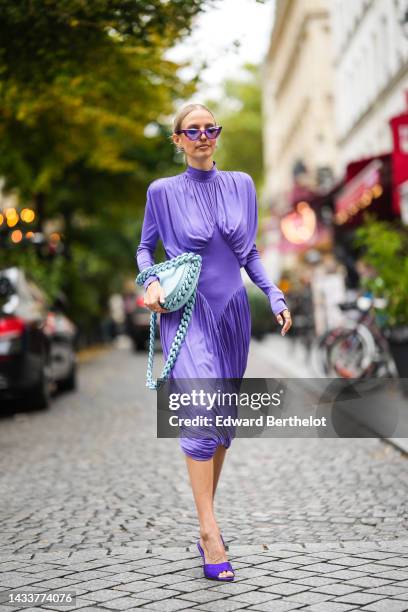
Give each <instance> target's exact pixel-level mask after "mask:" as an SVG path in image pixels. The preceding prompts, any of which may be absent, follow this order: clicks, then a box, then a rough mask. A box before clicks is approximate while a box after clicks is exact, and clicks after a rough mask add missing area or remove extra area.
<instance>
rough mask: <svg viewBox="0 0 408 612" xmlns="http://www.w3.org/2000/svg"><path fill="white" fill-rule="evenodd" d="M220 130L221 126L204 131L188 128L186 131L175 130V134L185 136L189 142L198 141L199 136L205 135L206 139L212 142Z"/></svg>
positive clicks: (213, 126) (214, 126)
mask: <svg viewBox="0 0 408 612" xmlns="http://www.w3.org/2000/svg"><path fill="white" fill-rule="evenodd" d="M221 130H222V126H221V125H212V126H210V127H208V128H205V130H199V129H198V128H189V129H188V130H177V131H176V132H175V134H185V135H186V136H187V138H188V139H189V140H198V139H199V138H201V134H205V135H206V136H207V138H209V139H210V140H213V139H214V138H218V136H219V135H220V133H221Z"/></svg>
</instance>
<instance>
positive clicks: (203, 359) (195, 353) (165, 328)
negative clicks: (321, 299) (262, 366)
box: [136, 162, 287, 460]
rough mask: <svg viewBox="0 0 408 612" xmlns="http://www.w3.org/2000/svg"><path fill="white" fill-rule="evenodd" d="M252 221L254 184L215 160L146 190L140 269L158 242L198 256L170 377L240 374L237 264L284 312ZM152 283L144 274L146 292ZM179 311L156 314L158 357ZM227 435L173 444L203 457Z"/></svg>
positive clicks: (243, 343) (247, 328)
mask: <svg viewBox="0 0 408 612" xmlns="http://www.w3.org/2000/svg"><path fill="white" fill-rule="evenodd" d="M257 222H258V210H257V198H256V191H255V185H254V182H253V180H252V178H251V177H250V176H249V174H246V173H245V172H238V171H222V170H221V171H220V170H218V169H217V168H216V164H215V162H213V167H212V169H211V170H199V169H197V168H193V167H192V166H189V165H188V166H187V168H186V170H185V171H184V172H183V173H181V174H178V175H176V176H170V177H166V178H161V179H157V180H155V181H153V182H152V183H151V184H150V185H149V188H148V191H147V202H146V208H145V215H144V221H143V228H142V235H141V241H140V244H139V246H138V248H137V252H136V259H137V264H138V267H139V270H140V271H142V270H144V269H145V268H147V267H149V266H152V265H154V263H155V261H154V258H153V253H154V251H155V248H156V244H157V240H158V239H159V238H160V239H161V241H162V242H163V246H164V249H165V252H166V255H167V258H169V259H170V258H173V257H175V256H176V255H180V253H184V252H187V251H189V252H195V253H200V255H201V256H202V268H201V273H200V278H199V282H198V286H197V294H196V300H195V304H194V309H193V314H192V317H191V320H190V324H189V327H188V331H187V334H186V337H185V340H184V342H183V344H182V345H181V349H180V352H179V354H178V357H177V359H176V362H175V365H174V367H173V369H172V372H171V375H170V378H174V379H213V380H215V379H226V378H230V379H232V378H234V379H240V378H242V377H243V376H244V373H245V370H246V366H247V359H248V351H249V342H250V338H251V317H250V308H249V301H248V296H247V292H246V289H245V287H244V284H243V281H242V277H241V271H240V268H241V267H244V268H245V270H246V272H247V273H248V275H249V277H250V278H251V280H252V281H253V282H254V283H255V284H256V285H257V286H258V287H259V288H260V289H262V291H263V292H264V293H265V294H266V295H267V297H268V299H269V302H270V305H271V309H272V311H273V313H274V314H275V315H276V314H279V313H280V312H282V311H283V310H284V309H285V308H287V305H286V302H285V299H284V295H283V293H282V291H281V290H280V289H279V288H278V287H277V286H276V285H274V284H273V283H272V281H271V280H270V279H269V278H268V276H267V273H266V270H265V268H264V266H263V264H262V262H261V259H260V256H259V253H258V250H257V248H256V245H255V239H256V233H257ZM156 278H157V277H155V276H151V277H149V278H148V279H147V280H146V281H145V283H144V286H145V288H147V287H148V285H149V284H150V283H151V282H152V281H153V280H155V279H156ZM182 310H183V309H179V310H175V311H173V312H168V313H162V314H160V339H161V343H162V348H163V356H164V359H167V356H168V354H169V351H170V347H171V344H172V341H173V339H174V336H175V334H176V331H177V327H178V324H179V322H180V319H181V315H182ZM217 388H218V389H219V386H218V387H217ZM204 413H205V414H207V415H208V412H206V411H204ZM204 413H203V414H204ZM213 413H214V411H213ZM196 414H197V407H193V406H191V413H190V415H187V416H195V415H196ZM183 416H186V415H185V414H183ZM234 435H235V433H234V429H233V428H232V427H231V428H230V427H216V426H215V425H214V426H208V427H206V428H203V427H201V428H199V430H198V434H197V433H196V434H195V435H194V436H193V435H188V436H186V437H183V435H182V431H181V433H180V438H179V440H180V445H181V448H182V450H183V452H184V453H186V454H187V455H190V456H191V457H193V458H194V459H197V460H206V459H210V458H211V457H212V456H213V455H214V452H215V451H216V449H217V447H218V446H219V445H223V446H225V447H226V448H228V447H229V446H230V444H231V440H232V438H233V437H234Z"/></svg>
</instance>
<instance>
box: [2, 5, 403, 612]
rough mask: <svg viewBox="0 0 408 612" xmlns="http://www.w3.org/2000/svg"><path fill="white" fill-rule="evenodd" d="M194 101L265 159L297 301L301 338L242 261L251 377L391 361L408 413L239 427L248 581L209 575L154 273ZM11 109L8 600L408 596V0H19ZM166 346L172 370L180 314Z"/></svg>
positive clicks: (225, 159) (230, 512) (232, 473)
mask: <svg viewBox="0 0 408 612" xmlns="http://www.w3.org/2000/svg"><path fill="white" fill-rule="evenodd" d="M189 102H200V103H203V104H206V105H207V106H208V107H209V108H210V109H211V110H212V111H213V112H214V115H215V117H216V119H217V122H218V124H220V125H222V126H223V131H222V136H221V137H220V140H219V146H218V147H217V150H216V155H215V161H216V163H217V167H218V169H220V170H227V171H229V170H232V171H234V170H239V171H243V172H247V173H248V174H250V175H251V177H252V178H253V179H254V182H255V184H256V188H257V195H258V211H259V232H258V237H257V247H258V249H259V252H260V254H261V258H262V261H263V263H264V265H265V268H266V270H267V273H268V276H269V278H270V279H271V280H272V281H273V282H274V283H276V284H277V285H278V286H279V287H280V288H281V289H282V291H283V292H284V293H285V296H286V298H287V302H288V306H289V308H290V311H291V313H292V318H293V326H292V328H291V330H290V332H289V333H288V334H287V335H286V336H285V337H284V338H282V337H281V336H280V334H279V331H280V329H279V326H278V325H277V322H276V320H275V317H274V316H273V314H272V312H271V309H270V305H269V303H268V299H267V296H266V295H265V294H263V293H262V291H261V290H259V289H258V288H257V287H256V286H255V285H254V284H253V283H251V281H250V279H249V278H248V277H247V276H246V273H245V271H244V269H242V275H243V280H244V283H245V285H246V288H247V292H248V297H249V302H250V306H251V319H252V341H251V347H250V356H249V362H248V368H247V372H246V376H247V377H249V378H274V377H282V378H297V379H304V384H305V389H306V387H307V384H308V383H307V381H308V380H309V381H311V380H313V379H316V378H319V379H325V380H330V379H342V380H345V381H347V380H351V381H352V380H359V381H362V380H367V381H369V380H371V379H375V380H377V379H384V380H388V379H389V380H391V381H392V382H393V383H395V389H396V394H395V395H392V396H390V395H384V399H383V405H384V411H387V410H390V409H391V408H392V409H394V408H396V407H397V408H398V411H399V422H398V428H397V429H396V430H395V432H394V435H393V436H391V437H390V438H387V439H380V437H376V433H375V432H374V433H373V437H371V438H344V439H336V438H332V439H290V438H284V439H274V438H270V439H256V440H253V439H236V440H235V441H234V443H233V450H232V452H231V453H230V454H228V456H227V461H226V468H225V474H224V473H223V477H222V479H221V483H220V489H219V495H218V494H217V496H218V497H219V499H218V500H217V504H218V505H217V508H218V516H219V519H220V523H221V525H222V532H223V536H224V539H225V540H226V542H227V544H228V547H229V554H230V558H231V560H234V563H235V566H236V568H237V569H239V570H240V576H239V579H238V580H237V582H236V584H234V585H231V584H230V585H217V584H214V585H210V586H209V585H208V582H206V581H204V580H203V579H202V578H201V576H202V570H201V566H200V559H199V558H197V554H196V553H197V551H196V549H195V548H194V547H195V539H196V538H197V534H198V523H197V520H196V517H195V511H194V506H193V499H192V494H191V490H190V487H189V484H188V481H187V475H186V470H185V466H184V460H183V456H182V454H181V451H180V449H179V447H178V440H177V439H171V440H167V439H157V437H156V421H155V419H156V415H155V409H156V404H155V394H154V393H152V392H149V391H148V390H147V389H146V387H145V375H146V366H147V348H148V339H149V323H150V311H149V310H148V309H147V308H146V307H145V306H144V300H143V295H144V293H143V289H141V288H140V287H138V286H137V285H136V284H135V278H136V275H137V273H138V269H137V266H136V262H135V253H136V248H137V246H138V244H139V242H140V231H141V226H142V221H143V215H144V208H145V203H146V190H147V188H148V186H149V184H150V183H151V182H152V181H153V180H155V179H156V178H159V177H164V176H172V175H175V174H179V173H180V172H183V171H184V169H185V164H184V160H183V158H182V156H181V155H180V154H179V153H177V152H176V150H175V148H174V147H173V145H172V143H171V141H170V136H171V123H172V119H173V117H174V115H175V113H176V112H177V110H178V109H179V108H180V107H181V106H183V105H184V104H187V103H189ZM0 108H1V111H0V474H1V476H0V499H1V502H0V504H1V514H0V524H1V527H2V529H1V535H0V542H1V548H0V598H1V593H3V595H4V593H5V592H6V590H7V589H10V588H19V587H26V586H27V587H28V586H30V585H31V587H32V588H34V587H35V588H36V589H38V590H43V591H48V590H50V589H58V588H64V587H70V586H72V585H74V586H73V587H72V588H74V590H76V592H77V594H78V601H77V602H76V603H75V605H74V606H71V608H69V607H65V608H62V609H79V608H81V609H83V610H88V609H89V610H91V609H92V610H99V609H101V610H106V609H111V610H114V609H116V610H119V609H124V610H125V609H129V610H131V609H133V608H138V607H142V608H146V609H152V610H159V611H160V612H161V611H166V610H168V611H169V612H170V611H171V610H181V609H185V610H188V609H197V610H207V611H208V612H216V611H217V610H239V609H251V610H260V611H261V610H264V611H267V610H273V612H285V611H289V610H295V609H296V610H298V609H301V610H303V611H305V610H308V611H309V610H310V612H348V611H349V610H361V609H362V610H367V611H371V612H381V611H384V612H392V611H394V612H404V611H406V610H408V570H407V567H408V536H407V528H408V519H407V517H408V513H407V506H406V499H407V484H408V476H407V470H406V466H407V463H406V462H407V456H408V433H407V432H408V401H407V399H408V1H407V0H355V1H353V2H351V1H350V2H347V1H346V0H333V1H329V0H293V1H289V0H275V1H274V0H269V1H268V0H265V1H257V0H240V2H239V3H237V2H236V1H234V0H177V1H176V0H174V1H170V2H167V1H164V0H152V1H151V2H148V3H147V2H143V1H142V0H131V1H126V2H125V1H122V0H115V1H114V2H110V1H108V0H99V1H98V2H96V3H95V2H91V1H88V0H84V1H82V0H81V1H79V0H66V1H65V2H63V3H61V2H58V1H57V0H47V1H45V0H34V1H31V0H30V1H28V0H24V1H22V2H19V3H15V2H11V1H10V0H0ZM165 257H166V255H165V252H164V248H163V245H162V244H161V243H160V242H159V244H158V248H157V250H156V253H155V261H156V262H159V261H163V260H164V259H165ZM156 347H157V359H156V364H155V372H156V375H157V374H158V373H159V369H160V366H161V363H162V361H161V359H162V355H161V353H160V342H159V330H158V332H157V337H156ZM237 500H238V501H237ZM75 585H76V586H75ZM183 585H184V586H183ZM45 607H46V606H45ZM3 609H4V610H12V609H13V606H5V605H3V604H2V603H1V602H0V611H1V610H3ZM14 609H20V608H19V607H18V606H15V607H14ZM36 609H37V608H36V607H32V610H34V612H35V610H36ZM38 609H39V608H38ZM41 609H44V608H41ZM48 609H54V608H53V607H52V605H51V606H48Z"/></svg>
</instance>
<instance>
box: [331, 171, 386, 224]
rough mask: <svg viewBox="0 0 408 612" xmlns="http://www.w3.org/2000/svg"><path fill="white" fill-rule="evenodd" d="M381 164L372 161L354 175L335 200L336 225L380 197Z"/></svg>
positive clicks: (381, 190)
mask: <svg viewBox="0 0 408 612" xmlns="http://www.w3.org/2000/svg"><path fill="white" fill-rule="evenodd" d="M382 166H383V162H382V161H381V160H380V159H374V160H373V161H371V162H370V163H369V164H367V165H366V166H365V167H364V168H363V169H362V170H360V172H359V173H358V174H356V175H355V176H354V177H353V178H352V179H351V180H350V181H349V182H348V183H346V185H345V187H344V188H343V189H342V190H341V191H340V193H339V194H338V195H337V197H336V198H335V219H336V223H338V224H342V223H345V222H346V221H347V220H348V219H349V218H350V217H352V216H354V215H355V214H357V213H358V212H359V210H361V209H362V208H365V207H367V206H369V205H370V204H371V202H372V201H373V199H375V198H378V197H380V196H381V194H382V192H383V189H382V186H381V168H382Z"/></svg>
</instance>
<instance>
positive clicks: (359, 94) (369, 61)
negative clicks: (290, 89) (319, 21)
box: [328, 0, 408, 175]
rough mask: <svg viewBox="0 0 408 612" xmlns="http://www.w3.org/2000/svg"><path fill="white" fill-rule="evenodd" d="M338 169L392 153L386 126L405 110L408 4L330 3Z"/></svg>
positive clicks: (386, 0) (372, 0) (394, 0)
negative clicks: (365, 159)
mask: <svg viewBox="0 0 408 612" xmlns="http://www.w3.org/2000/svg"><path fill="white" fill-rule="evenodd" d="M328 5H329V7H330V22H331V31H332V48H333V62H334V73H335V81H334V82H335V85H334V98H335V116H336V120H335V123H336V140H337V146H338V164H337V166H336V172H337V174H338V175H341V174H342V173H343V172H344V170H345V168H346V165H347V164H348V163H349V162H352V161H355V160H358V159H361V158H365V157H370V156H374V155H381V154H383V153H387V152H389V151H391V149H392V133H391V129H390V126H389V120H390V118H391V117H393V116H394V115H398V114H399V113H400V112H402V111H403V110H404V109H405V108H406V99H405V91H407V90H408V1H407V0H353V1H352V2H345V1H344V0H331V2H329V3H328Z"/></svg>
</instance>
